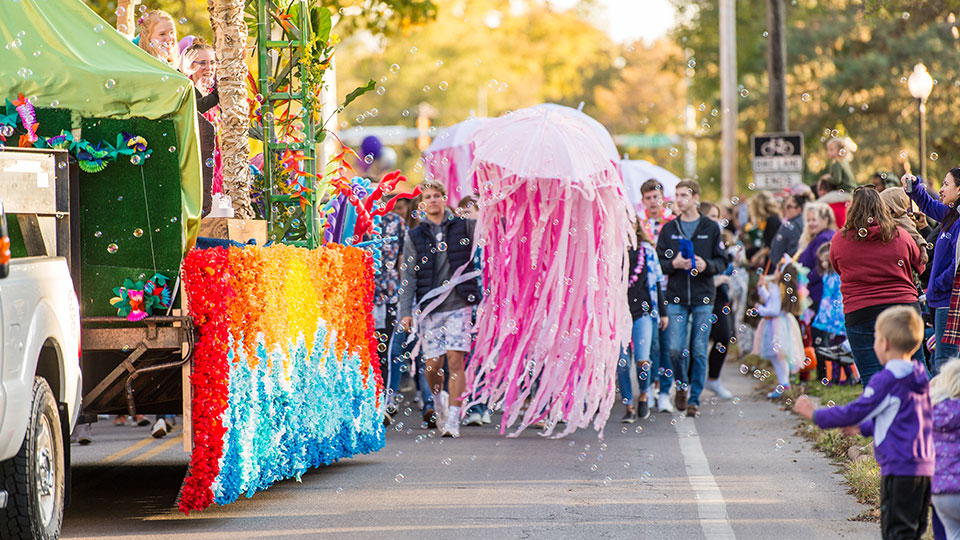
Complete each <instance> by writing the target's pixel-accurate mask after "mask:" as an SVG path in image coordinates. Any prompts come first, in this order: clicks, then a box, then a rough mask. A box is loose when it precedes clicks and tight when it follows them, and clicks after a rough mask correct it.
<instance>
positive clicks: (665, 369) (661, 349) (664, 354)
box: [650, 321, 673, 396]
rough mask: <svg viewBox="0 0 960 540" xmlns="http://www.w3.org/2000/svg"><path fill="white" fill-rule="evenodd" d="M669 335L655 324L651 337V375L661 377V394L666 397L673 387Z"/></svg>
mask: <svg viewBox="0 0 960 540" xmlns="http://www.w3.org/2000/svg"><path fill="white" fill-rule="evenodd" d="M657 322H658V323H659V322H660V321H657ZM668 328H669V327H668ZM668 335H669V334H668V333H667V330H661V329H660V327H659V326H657V325H656V324H655V325H654V327H653V332H651V336H650V373H658V374H659V375H660V394H661V395H664V396H669V395H670V386H671V385H673V364H672V363H671V362H670V347H669V343H670V342H669V341H668V338H667V336H668Z"/></svg>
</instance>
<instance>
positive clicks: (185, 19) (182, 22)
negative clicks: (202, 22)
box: [178, 17, 187, 24]
mask: <svg viewBox="0 0 960 540" xmlns="http://www.w3.org/2000/svg"><path fill="white" fill-rule="evenodd" d="M178 22H179V23H180V24H187V18H186V17H180V20H179V21H178Z"/></svg>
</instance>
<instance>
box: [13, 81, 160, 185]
mask: <svg viewBox="0 0 960 540" xmlns="http://www.w3.org/2000/svg"><path fill="white" fill-rule="evenodd" d="M18 121H19V122H20V124H21V126H20V127H21V128H22V129H23V130H24V131H26V134H24V135H21V137H20V141H19V144H20V146H21V147H25V146H29V145H33V146H34V147H36V148H56V149H61V150H69V151H70V152H71V153H72V154H73V155H74V157H75V158H76V159H77V163H78V165H79V166H80V170H82V171H84V172H87V173H98V172H100V171H102V170H104V169H106V168H107V162H108V161H116V160H117V159H118V158H119V157H120V156H129V157H130V163H132V164H134V165H143V163H144V162H145V161H146V160H147V158H149V157H150V155H151V154H152V153H153V150H147V140H146V139H144V138H143V137H141V136H139V135H131V134H130V133H127V132H126V131H124V132H122V133H120V134H118V135H117V140H116V145H112V144H110V143H108V142H107V141H100V142H99V143H97V144H96V145H93V144H92V143H90V142H89V141H86V140H84V139H80V140H76V139H74V138H73V134H72V133H70V132H69V131H61V132H60V135H57V136H55V137H43V136H40V135H37V128H38V127H39V126H40V124H39V123H38V122H37V113H36V110H35V109H34V107H33V104H32V103H30V100H27V99H24V98H23V94H20V96H19V98H18V99H17V100H16V101H13V102H11V101H10V100H9V99H8V100H7V107H6V113H4V114H0V141H3V142H6V140H7V137H11V136H13V134H14V133H15V132H16V130H17V127H18V125H17V122H18Z"/></svg>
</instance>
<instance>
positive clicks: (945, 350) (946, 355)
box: [920, 307, 957, 375]
mask: <svg viewBox="0 0 960 540" xmlns="http://www.w3.org/2000/svg"><path fill="white" fill-rule="evenodd" d="M949 312H950V308H948V307H938V308H935V310H934V312H933V329H934V335H936V336H937V347H936V348H935V349H934V350H933V374H934V375H936V374H937V373H940V368H941V367H943V365H944V364H946V363H947V360H950V359H951V358H956V357H957V346H956V345H950V344H948V343H942V340H943V332H944V330H946V329H947V313H949ZM920 348H921V349H922V348H923V346H922V345H921V346H920Z"/></svg>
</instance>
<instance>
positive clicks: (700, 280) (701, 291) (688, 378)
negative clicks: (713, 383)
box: [657, 180, 727, 416]
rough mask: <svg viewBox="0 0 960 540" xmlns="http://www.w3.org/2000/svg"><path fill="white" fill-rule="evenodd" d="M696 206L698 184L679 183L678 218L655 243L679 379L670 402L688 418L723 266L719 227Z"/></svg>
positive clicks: (696, 397) (701, 376)
mask: <svg viewBox="0 0 960 540" xmlns="http://www.w3.org/2000/svg"><path fill="white" fill-rule="evenodd" d="M699 204H700V184H698V183H696V182H695V181H693V180H682V181H681V182H680V183H679V184H677V189H676V202H675V205H676V209H677V212H678V218H677V219H675V220H673V221H670V222H667V223H666V224H665V225H664V226H663V229H662V230H661V231H660V238H659V239H658V240H657V255H658V256H659V258H660V266H661V267H662V269H663V273H664V274H665V275H667V276H668V277H667V295H666V296H667V299H666V302H667V316H668V317H669V318H670V324H669V326H668V327H667V335H668V341H669V343H670V345H669V346H670V360H671V362H672V364H673V367H674V369H675V371H676V376H677V384H676V386H677V393H676V396H675V399H674V402H675V404H676V406H677V410H678V411H683V410H686V412H687V416H696V415H697V411H698V409H699V407H700V393H701V392H702V391H703V385H704V383H705V382H706V377H707V354H708V352H709V351H708V349H709V342H710V325H711V323H710V315H712V314H713V302H714V299H715V297H716V293H717V290H716V287H715V286H714V283H713V276H715V275H717V274H721V273H723V270H724V269H725V268H726V266H727V257H726V254H725V253H724V251H723V243H722V239H721V237H720V226H719V225H717V223H716V222H714V221H713V220H712V219H709V218H707V217H704V216H702V215H701V214H700V209H699ZM688 393H689V399H688V397H687V396H688Z"/></svg>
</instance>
